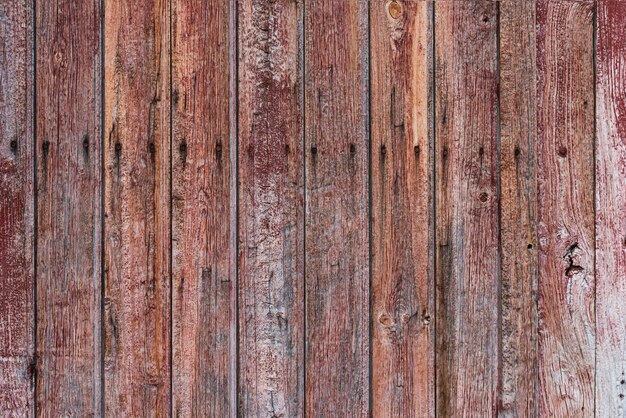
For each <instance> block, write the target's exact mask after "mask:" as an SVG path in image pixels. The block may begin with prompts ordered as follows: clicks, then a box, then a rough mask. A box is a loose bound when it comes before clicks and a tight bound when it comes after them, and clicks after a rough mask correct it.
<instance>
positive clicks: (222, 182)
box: [172, 0, 235, 417]
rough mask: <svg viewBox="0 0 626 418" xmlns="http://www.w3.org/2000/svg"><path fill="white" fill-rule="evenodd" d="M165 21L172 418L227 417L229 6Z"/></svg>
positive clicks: (225, 0) (179, 6) (224, 1)
mask: <svg viewBox="0 0 626 418" xmlns="http://www.w3.org/2000/svg"><path fill="white" fill-rule="evenodd" d="M172 7H173V10H172V12H173V22H172V28H173V29H172V30H173V33H172V77H173V80H172V83H173V85H172V91H173V93H172V96H173V97H172V132H173V139H172V141H173V142H172V187H173V189H172V217H173V218H172V246H173V248H172V251H173V259H172V263H173V265H172V271H173V273H172V275H173V279H172V280H173V282H172V292H173V293H172V296H173V297H172V333H173V334H172V335H173V342H172V344H173V358H172V361H173V364H172V373H173V386H172V396H173V399H172V402H173V416H175V417H179V416H180V417H186V416H215V417H218V416H219V417H227V416H232V415H233V414H234V411H233V410H231V408H232V402H233V400H232V399H231V396H230V384H231V375H230V372H231V371H230V364H231V362H233V361H235V359H234V358H231V353H230V347H231V344H232V343H233V342H232V341H231V333H230V326H231V318H232V316H233V315H234V314H235V312H234V306H231V303H230V300H231V294H232V293H233V292H235V288H234V283H235V281H234V279H233V278H232V277H231V272H230V269H229V263H230V257H229V254H230V252H231V251H232V249H231V243H230V229H231V228H232V227H233V225H234V222H233V221H234V219H233V218H234V214H230V213H229V206H230V195H231V191H230V176H231V175H234V167H231V163H230V158H229V155H230V149H231V144H230V140H229V138H230V124H229V97H230V91H229V72H230V71H229V33H228V25H229V0H221V1H211V2H206V1H204V0H176V1H174V2H173V6H172Z"/></svg>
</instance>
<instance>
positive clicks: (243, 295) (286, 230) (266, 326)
mask: <svg viewBox="0 0 626 418" xmlns="http://www.w3.org/2000/svg"><path fill="white" fill-rule="evenodd" d="M302 6H303V4H302V2H300V1H293V0H279V1H273V0H246V1H240V2H239V13H238V17H239V34H238V37H239V65H240V68H239V174H240V180H239V184H240V188H239V205H240V206H239V346H240V349H239V367H240V375H239V405H240V410H239V414H240V415H241V416H268V417H269V416H272V417H296V416H302V415H303V406H304V340H303V331H304V199H303V198H304V196H303V185H304V183H303V181H304V178H303V154H302V151H303V150H302V135H303V120H302V111H303V108H302V98H303V97H302V93H303V90H302V88H303V84H302V60H301V56H300V52H301V47H302V39H301V31H300V29H301V27H302V11H303V8H302Z"/></svg>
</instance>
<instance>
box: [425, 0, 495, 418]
mask: <svg viewBox="0 0 626 418" xmlns="http://www.w3.org/2000/svg"><path fill="white" fill-rule="evenodd" d="M497 19H498V14H497V3H496V2H492V1H488V0H471V1H438V2H435V32H436V33H435V39H436V45H435V51H436V59H435V75H436V79H435V97H436V109H435V112H436V120H435V125H436V134H435V138H436V150H435V151H436V154H435V155H436V169H437V171H436V175H435V176H436V196H435V201H436V225H437V232H436V234H437V244H436V251H437V302H436V303H437V317H436V320H437V323H436V327H437V366H436V367H437V414H438V415H441V416H493V415H495V414H496V410H497V403H498V398H497V396H498V377H499V376H498V367H499V365H498V356H499V335H498V334H499V329H498V318H499V312H498V300H499V299H498V298H499V287H500V283H499V278H500V275H499V269H500V257H499V251H498V246H499V221H498V220H499V213H498V199H499V196H498V192H499V184H498V181H499V178H498V177H499V176H498V165H499V155H498V121H497V116H498V113H497V109H498V72H497V69H498V54H497V27H498V21H497Z"/></svg>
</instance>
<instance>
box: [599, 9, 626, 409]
mask: <svg viewBox="0 0 626 418" xmlns="http://www.w3.org/2000/svg"><path fill="white" fill-rule="evenodd" d="M597 7H598V15H597V64H596V65H597V67H596V68H597V73H596V74H597V78H596V135H597V136H596V137H597V140H596V224H595V228H596V234H597V235H596V274H597V278H598V279H597V285H596V315H597V316H596V321H597V324H596V325H597V328H596V329H597V336H596V337H597V340H596V350H597V353H596V367H597V368H596V392H595V395H596V416H598V417H609V416H615V417H616V416H623V415H624V413H625V411H626V400H625V399H624V397H625V395H626V318H624V312H625V311H624V300H626V235H625V234H626V184H625V183H624V177H625V176H626V98H625V97H624V92H625V91H626V3H624V2H618V1H608V0H599V1H598V6H597Z"/></svg>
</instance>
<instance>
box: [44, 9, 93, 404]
mask: <svg viewBox="0 0 626 418" xmlns="http://www.w3.org/2000/svg"><path fill="white" fill-rule="evenodd" d="M36 5H37V11H36V13H37V15H36V24H37V26H36V36H37V39H36V45H37V49H36V51H35V53H36V65H37V67H36V68H37V78H36V83H37V84H36V90H37V91H36V98H37V110H36V115H35V120H36V147H37V151H36V154H37V162H36V164H37V180H36V181H37V245H38V247H37V270H36V271H37V278H36V282H37V410H38V412H40V413H41V414H42V415H44V416H94V415H95V416H97V415H99V414H101V405H102V402H101V377H102V370H101V349H100V347H101V338H100V334H101V333H100V324H101V278H102V275H101V273H102V268H101V261H102V258H101V253H102V240H101V237H102V235H101V234H102V228H101V226H102V225H101V224H102V213H101V212H102V210H101V206H102V205H101V202H102V195H101V193H102V178H101V161H102V153H101V149H102V140H101V137H102V124H101V117H102V100H101V94H102V84H101V77H102V71H101V66H102V58H101V57H102V50H101V42H100V37H101V33H100V26H101V25H100V23H101V21H100V16H101V13H102V10H101V8H100V3H99V2H94V1H84V0H81V1H77V2H66V1H59V0H54V1H38V2H36Z"/></svg>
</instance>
